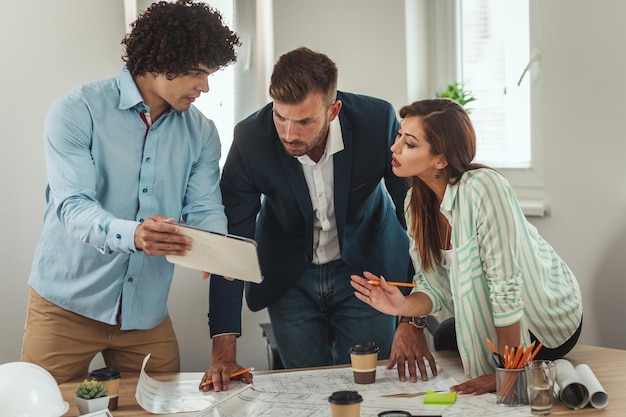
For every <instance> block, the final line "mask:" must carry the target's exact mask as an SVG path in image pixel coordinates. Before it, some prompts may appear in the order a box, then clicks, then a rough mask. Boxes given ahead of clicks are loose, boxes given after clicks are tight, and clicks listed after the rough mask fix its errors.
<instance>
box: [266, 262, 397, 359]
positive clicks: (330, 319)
mask: <svg viewBox="0 0 626 417" xmlns="http://www.w3.org/2000/svg"><path fill="white" fill-rule="evenodd" d="M355 273H358V274H362V271H357V270H354V269H351V268H349V267H348V266H347V265H345V264H344V263H343V262H342V261H341V260H338V261H332V262H329V263H327V264H323V265H309V266H308V267H307V269H306V270H305V272H304V273H303V274H302V276H301V277H299V278H298V279H297V280H296V282H295V283H294V285H293V286H292V287H291V288H290V289H289V290H287V292H286V293H285V294H284V295H283V296H282V297H281V298H279V299H278V301H276V302H275V303H273V304H271V305H270V306H269V307H268V308H267V309H268V312H269V316H270V320H271V322H272V329H273V331H274V337H275V338H276V343H277V345H278V352H279V353H280V358H281V360H282V362H283V364H284V365H285V368H305V367H314V366H326V365H338V364H348V363H350V354H349V352H348V349H349V348H350V346H352V345H355V344H358V343H365V342H371V341H373V342H376V344H377V345H378V346H379V347H380V352H379V355H378V358H379V359H386V358H389V354H390V351H391V343H392V341H393V335H394V332H395V328H396V318H395V317H394V316H389V315H386V314H383V313H380V312H378V311H377V310H375V309H373V308H372V307H370V306H368V305H367V304H365V303H364V302H362V301H361V300H359V299H358V298H356V297H355V296H354V289H353V288H352V287H351V286H350V275H351V274H355Z"/></svg>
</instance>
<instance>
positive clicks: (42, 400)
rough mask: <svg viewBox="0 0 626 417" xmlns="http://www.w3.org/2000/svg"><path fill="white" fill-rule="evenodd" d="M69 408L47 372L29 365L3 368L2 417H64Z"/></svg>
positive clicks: (0, 367) (0, 378)
mask: <svg viewBox="0 0 626 417" xmlns="http://www.w3.org/2000/svg"><path fill="white" fill-rule="evenodd" d="M69 408H70V406H69V404H68V403H67V401H63V396H62V395H61V390H60V389H59V386H58V385H57V383H56V381H55V380H54V378H53V377H52V375H50V373H49V372H48V371H46V370H45V369H43V368H42V367H41V366H39V365H35V364H33V363H29V362H9V363H5V364H2V365H0V416H3V417H4V416H7V417H8V416H10V417H61V416H62V415H64V414H65V413H67V410H68V409H69Z"/></svg>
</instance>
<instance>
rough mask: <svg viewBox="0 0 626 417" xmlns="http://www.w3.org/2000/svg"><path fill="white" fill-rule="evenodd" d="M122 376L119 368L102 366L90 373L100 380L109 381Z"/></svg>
mask: <svg viewBox="0 0 626 417" xmlns="http://www.w3.org/2000/svg"><path fill="white" fill-rule="evenodd" d="M119 377H120V371H118V370H117V368H113V367H108V368H100V369H96V370H94V371H91V372H90V373H89V378H91V379H95V380H98V381H108V380H110V379H117V378H119Z"/></svg>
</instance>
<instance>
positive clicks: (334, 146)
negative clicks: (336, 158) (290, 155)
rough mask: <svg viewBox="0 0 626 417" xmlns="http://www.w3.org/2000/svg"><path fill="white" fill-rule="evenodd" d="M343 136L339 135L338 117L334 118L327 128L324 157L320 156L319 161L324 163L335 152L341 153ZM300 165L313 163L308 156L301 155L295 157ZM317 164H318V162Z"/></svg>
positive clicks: (339, 124)
mask: <svg viewBox="0 0 626 417" xmlns="http://www.w3.org/2000/svg"><path fill="white" fill-rule="evenodd" d="M343 148H344V144H343V135H342V134H341V123H340V122H339V117H335V120H333V121H332V122H330V125H329V126H328V138H327V139H326V148H325V149H324V155H322V158H321V159H320V162H321V161H324V160H325V159H326V158H327V157H328V156H331V155H334V154H336V153H337V152H340V151H343ZM296 158H297V159H298V161H300V163H303V164H309V165H311V164H313V165H315V162H313V160H312V159H311V158H309V156H308V155H306V154H305V155H301V156H297V157H296ZM318 163H319V162H318Z"/></svg>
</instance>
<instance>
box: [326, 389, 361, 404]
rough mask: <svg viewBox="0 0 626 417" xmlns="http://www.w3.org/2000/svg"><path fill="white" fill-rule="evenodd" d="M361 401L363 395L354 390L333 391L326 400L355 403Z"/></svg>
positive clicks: (336, 402)
mask: <svg viewBox="0 0 626 417" xmlns="http://www.w3.org/2000/svg"><path fill="white" fill-rule="evenodd" d="M362 401H363V397H361V395H360V394H359V393H358V392H356V391H335V392H333V393H332V395H331V396H330V397H328V402H329V403H333V404H356V403H360V402H362Z"/></svg>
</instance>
